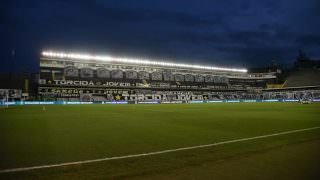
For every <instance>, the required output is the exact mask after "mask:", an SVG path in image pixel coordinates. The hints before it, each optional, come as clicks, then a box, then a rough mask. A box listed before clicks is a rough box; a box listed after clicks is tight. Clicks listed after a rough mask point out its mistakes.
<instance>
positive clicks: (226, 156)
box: [0, 51, 320, 179]
mask: <svg viewBox="0 0 320 180" xmlns="http://www.w3.org/2000/svg"><path fill="white" fill-rule="evenodd" d="M173 62H175V61H173ZM173 62H171V61H166V60H153V59H136V58H128V57H116V56H109V55H95V54H85V53H72V52H71V53H68V52H56V51H43V52H42V53H41V55H40V60H39V69H40V70H39V74H36V75H29V76H28V75H23V76H19V77H10V78H6V77H5V76H1V78H3V79H5V78H6V81H3V82H6V87H9V88H2V89H0V93H1V94H0V98H1V109H0V118H1V121H0V142H1V148H0V154H1V161H0V179H318V178H319V177H320V171H319V170H320V155H319V152H320V151H319V150H320V118H319V114H320V103H318V102H319V101H320V78H319V77H320V66H319V61H316V60H310V59H307V58H305V56H304V54H303V53H300V55H299V56H298V58H297V60H296V64H295V66H294V67H293V68H292V69H290V70H286V71H285V70H283V69H281V68H280V67H276V66H274V67H268V68H260V69H247V68H245V67H244V68H243V67H232V66H231V67H220V66H212V65H198V64H182V63H181V64H180V63H173ZM8 79H9V81H8Z"/></svg>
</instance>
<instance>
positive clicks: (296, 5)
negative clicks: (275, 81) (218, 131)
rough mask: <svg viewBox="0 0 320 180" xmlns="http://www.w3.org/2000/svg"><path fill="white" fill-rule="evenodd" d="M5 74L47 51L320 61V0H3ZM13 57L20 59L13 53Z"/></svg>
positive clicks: (255, 63)
mask: <svg viewBox="0 0 320 180" xmlns="http://www.w3.org/2000/svg"><path fill="white" fill-rule="evenodd" d="M0 40H1V42H0V48H1V49H0V62H1V64H0V71H16V72H37V70H38V62H39V55H40V52H41V51H42V50H56V51H65V52H70V51H71V52H84V53H93V54H111V55H118V56H127V57H137V58H138V57H143V58H152V59H167V60H168V61H174V62H184V63H185V62H188V63H195V64H210V65H218V66H228V67H229V66H235V67H262V66H267V65H270V64H271V62H272V61H275V62H277V63H279V64H289V63H293V61H294V60H295V57H296V56H297V54H298V51H299V49H303V50H304V51H305V52H306V53H307V54H308V55H309V56H310V57H314V58H318V59H319V58H320V1H319V0H199V1H196V0H193V1H190V0H181V1H179V0H176V1H174V0H121V1H119V0H114V1H111V0H110V1H107V0H4V1H3V0H2V1H1V2H0ZM13 54H14V56H13Z"/></svg>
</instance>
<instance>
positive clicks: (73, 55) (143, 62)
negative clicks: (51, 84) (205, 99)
mask: <svg viewBox="0 0 320 180" xmlns="http://www.w3.org/2000/svg"><path fill="white" fill-rule="evenodd" d="M42 55H43V56H44V57H53V58H60V59H66V58H67V59H77V60H87V61H90V60H92V61H104V62H118V63H129V64H141V65H154V66H165V67H179V68H192V69H204V70H214V71H231V72H241V73H246V72H247V71H248V70H247V69H238V68H223V67H215V66H202V65H192V64H182V63H171V62H163V61H152V60H147V59H135V58H122V57H113V56H94V55H90V54H77V53H63V52H52V51H43V52H42Z"/></svg>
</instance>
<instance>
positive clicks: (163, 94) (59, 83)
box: [38, 51, 277, 103]
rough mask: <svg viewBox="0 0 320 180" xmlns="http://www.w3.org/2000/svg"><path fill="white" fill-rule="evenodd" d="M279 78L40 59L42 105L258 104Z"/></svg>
mask: <svg viewBox="0 0 320 180" xmlns="http://www.w3.org/2000/svg"><path fill="white" fill-rule="evenodd" d="M276 80H277V72H264V73H250V72H248V71H247V70H246V69H243V68H221V67H213V66H200V65H190V64H177V63H169V62H163V61H151V60H145V59H144V60H141V59H130V58H118V57H111V56H93V55H87V54H73V53H70V54H67V53H60V52H48V51H45V52H43V53H42V56H41V58H40V77H39V89H38V93H39V95H40V97H41V99H42V100H64V101H127V102H131V103H137V102H148V101H150V102H153V101H161V102H174V101H181V102H188V101H197V100H200V101H202V100H219V99H223V98H228V99H238V98H239V97H236V96H238V95H239V94H245V95H246V99H253V98H257V93H261V90H263V89H264V88H265V87H266V86H267V84H270V83H274V82H275V81H276Z"/></svg>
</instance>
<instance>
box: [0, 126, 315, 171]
mask: <svg viewBox="0 0 320 180" xmlns="http://www.w3.org/2000/svg"><path fill="white" fill-rule="evenodd" d="M315 129H320V126H316V127H312V128H304V129H297V130H291V131H283V132H279V133H273V134H267V135H261V136H254V137H249V138H241V139H234V140H229V141H222V142H217V143H212V144H205V145H198V146H189V147H183V148H177V149H167V150H162V151H154V152H149V153H141V154H132V155H124V156H114V157H106V158H100V159H92V160H83V161H74V162H67V163H59V164H48V165H41V166H30V167H24V168H12V169H3V170H0V174H2V173H10V172H20V171H30V170H35V169H45V168H53V167H61V166H71V165H77V164H88V163H94V162H101V161H110V160H118V159H128V158H135V157H143V156H152V155H158V154H165V153H170V152H177V151H185V150H192V149H200V148H207V147H213V146H219V145H224V144H231V143H236V142H243V141H250V140H256V139H263V138H268V137H274V136H280V135H286V134H293V133H297V132H303V131H311V130H315Z"/></svg>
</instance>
